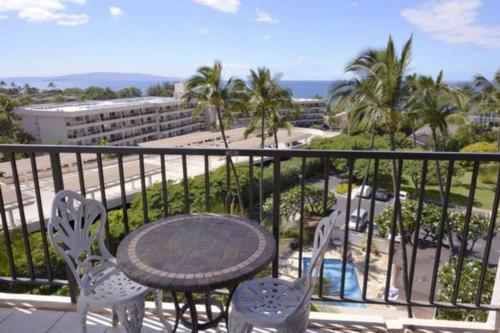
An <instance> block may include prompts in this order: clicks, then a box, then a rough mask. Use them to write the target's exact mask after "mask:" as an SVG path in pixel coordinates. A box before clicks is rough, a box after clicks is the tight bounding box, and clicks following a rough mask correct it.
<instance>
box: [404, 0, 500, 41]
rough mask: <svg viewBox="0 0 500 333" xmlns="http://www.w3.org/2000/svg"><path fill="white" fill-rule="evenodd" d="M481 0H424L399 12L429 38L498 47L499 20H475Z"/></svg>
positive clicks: (499, 36) (499, 37) (499, 35)
mask: <svg viewBox="0 0 500 333" xmlns="http://www.w3.org/2000/svg"><path fill="white" fill-rule="evenodd" d="M481 5H482V3H481V0H438V1H427V2H426V3H424V4H423V5H421V6H419V7H417V8H408V9H405V10H403V11H402V12H401V15H402V16H403V17H404V18H405V19H406V20H408V21H409V22H410V23H412V24H413V25H415V26H416V27H418V28H419V29H421V30H423V31H424V32H426V33H427V34H429V35H430V36H431V37H432V38H434V39H437V40H440V41H444V42H447V43H454V44H465V43H469V44H474V45H477V46H481V47H500V24H497V25H491V26H486V25H482V24H479V23H478V22H477V16H478V11H479V8H480V7H481Z"/></svg>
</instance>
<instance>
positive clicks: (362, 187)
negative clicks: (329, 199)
mask: <svg viewBox="0 0 500 333" xmlns="http://www.w3.org/2000/svg"><path fill="white" fill-rule="evenodd" d="M374 146H375V127H373V130H372V139H371V142H370V148H369V150H373V147H374ZM371 163H372V160H368V165H367V166H366V170H365V174H364V176H363V182H362V183H361V192H360V196H359V197H358V213H357V214H358V215H357V216H358V218H357V220H356V230H358V228H359V211H360V210H361V199H362V198H361V195H363V192H364V191H365V186H366V181H367V180H368V175H369V174H370V166H371ZM372 195H375V193H372ZM348 213H349V212H348Z"/></svg>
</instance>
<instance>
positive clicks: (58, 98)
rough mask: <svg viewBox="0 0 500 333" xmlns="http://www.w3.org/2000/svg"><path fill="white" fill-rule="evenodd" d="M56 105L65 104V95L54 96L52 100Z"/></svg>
mask: <svg viewBox="0 0 500 333" xmlns="http://www.w3.org/2000/svg"><path fill="white" fill-rule="evenodd" d="M52 100H53V101H54V102H55V103H63V102H64V95H63V94H57V95H55V96H54V98H53V99H52Z"/></svg>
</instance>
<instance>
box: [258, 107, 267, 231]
mask: <svg viewBox="0 0 500 333" xmlns="http://www.w3.org/2000/svg"><path fill="white" fill-rule="evenodd" d="M261 112H262V118H261V125H260V135H261V136H260V148H261V149H262V150H264V146H265V140H266V138H265V137H264V130H265V118H264V116H265V115H264V110H261ZM263 207H264V156H261V158H260V170H259V222H260V223H262V221H263V220H264V208H263Z"/></svg>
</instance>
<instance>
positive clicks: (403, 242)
mask: <svg viewBox="0 0 500 333" xmlns="http://www.w3.org/2000/svg"><path fill="white" fill-rule="evenodd" d="M389 144H390V148H391V151H395V150H396V138H395V131H391V132H390V133H389ZM391 168H392V184H393V191H394V197H395V200H399V192H398V185H397V184H398V181H399V174H398V170H397V167H396V160H395V159H392V160H391ZM396 214H397V216H396V219H397V223H398V228H399V235H400V238H401V240H400V245H401V257H402V261H403V263H402V266H403V267H402V268H403V285H404V288H405V295H406V297H408V296H409V295H408V293H409V291H410V289H409V286H408V281H409V278H408V255H407V253H406V252H407V251H406V237H405V232H404V229H403V219H402V217H401V204H400V205H399V207H398V209H397V211H396ZM408 315H409V316H410V317H412V316H413V313H412V308H411V305H408Z"/></svg>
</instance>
